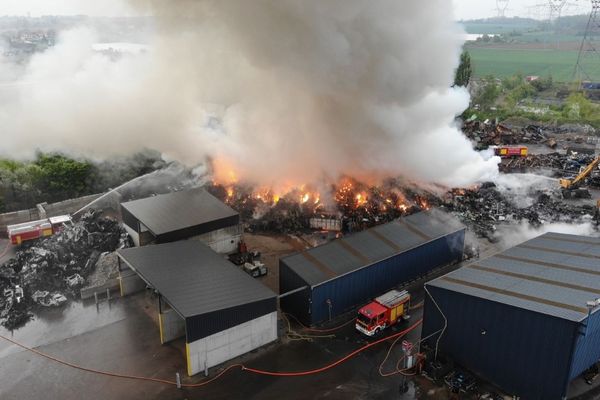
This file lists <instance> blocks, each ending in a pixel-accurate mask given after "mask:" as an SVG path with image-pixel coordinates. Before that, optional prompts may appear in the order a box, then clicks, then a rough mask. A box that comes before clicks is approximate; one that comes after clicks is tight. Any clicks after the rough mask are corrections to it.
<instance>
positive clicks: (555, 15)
mask: <svg viewBox="0 0 600 400" xmlns="http://www.w3.org/2000/svg"><path fill="white" fill-rule="evenodd" d="M566 4H567V0H548V9H549V11H550V15H549V18H548V19H549V20H550V21H553V20H557V19H560V15H561V13H562V10H563V8H565V5H566Z"/></svg>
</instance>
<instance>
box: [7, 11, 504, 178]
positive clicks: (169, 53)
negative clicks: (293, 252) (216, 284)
mask: <svg viewBox="0 0 600 400" xmlns="http://www.w3.org/2000/svg"><path fill="white" fill-rule="evenodd" d="M131 2H132V3H133V4H134V5H135V6H136V7H138V8H139V9H140V10H141V11H142V12H144V13H151V14H153V15H155V16H156V18H157V29H156V35H155V36H153V37H152V38H149V48H150V50H149V51H147V52H145V53H142V54H137V55H131V56H125V57H121V58H119V59H118V60H113V59H111V58H109V57H107V56H106V55H103V54H101V53H98V52H95V51H94V50H93V45H94V43H95V42H97V38H96V36H95V33H94V32H92V31H90V30H89V29H84V28H82V29H77V30H72V31H69V32H66V33H64V34H62V35H61V36H60V38H59V42H58V44H57V46H55V47H54V48H52V49H50V50H47V51H46V52H44V53H43V54H40V55H37V56H35V57H34V58H33V59H32V60H31V62H30V63H29V65H28V66H27V68H26V70H25V71H24V72H23V74H22V76H21V78H20V81H19V82H18V83H17V84H15V85H14V87H12V88H11V90H14V91H15V92H16V95H15V96H10V100H6V98H5V97H0V99H2V100H0V101H2V104H1V106H2V107H1V109H0V125H1V126H2V127H3V131H4V132H5V134H4V135H3V137H4V140H5V142H4V143H3V146H2V149H1V151H2V152H3V153H6V154H9V155H12V156H15V155H17V156H27V155H28V154H29V153H30V152H31V151H32V149H35V148H38V149H42V150H63V151H64V150H65V149H69V150H70V151H72V152H76V153H78V154H85V155H87V156H92V157H104V156H106V155H109V154H110V155H112V154H119V153H120V154H122V153H127V152H132V151H135V150H139V149H140V148H142V147H148V148H153V149H156V150H158V151H160V152H162V153H163V154H164V156H165V158H167V159H177V160H180V161H182V162H184V163H186V164H187V165H199V164H202V163H205V162H206V161H207V160H212V161H213V163H214V167H215V174H216V175H217V177H218V178H221V179H222V180H223V179H232V180H233V179H241V180H246V181H249V182H253V183H258V184H262V185H269V186H274V187H289V186H292V185H299V184H302V183H312V182H318V181H330V180H336V179H337V178H338V177H339V176H340V175H343V174H345V175H351V176H354V177H357V178H382V177H386V176H398V175H401V176H404V177H407V178H409V179H414V180H418V181H421V182H430V183H440V184H444V185H466V184H471V183H474V182H477V181H482V180H487V179H490V178H493V177H494V176H495V175H496V173H497V162H498V160H497V159H496V158H494V157H492V158H486V157H484V156H482V155H481V154H479V153H477V152H475V151H473V150H472V147H471V145H470V143H469V142H468V140H467V139H466V138H465V137H464V136H463V135H462V134H461V132H460V130H459V129H458V128H457V127H456V126H454V117H455V115H457V114H458V113H460V112H462V111H463V110H464V109H465V108H466V107H467V105H468V100H469V99H468V94H467V93H466V91H465V90H462V89H453V88H450V86H451V84H452V80H453V73H454V70H455V68H456V67H457V63H458V56H459V53H460V50H461V45H462V41H463V39H462V33H463V32H462V31H461V29H460V28H459V26H458V25H457V24H455V23H454V22H453V16H452V3H451V2H449V1H446V0H429V1H428V2H427V4H426V5H425V4H423V2H420V1H416V0H410V1H397V0H380V1H377V2H368V1H364V0H328V1H320V0H311V1H308V0H305V1H297V0H254V1H247V0H168V1H167V0H131ZM1 90H2V88H1V87H0V91H1Z"/></svg>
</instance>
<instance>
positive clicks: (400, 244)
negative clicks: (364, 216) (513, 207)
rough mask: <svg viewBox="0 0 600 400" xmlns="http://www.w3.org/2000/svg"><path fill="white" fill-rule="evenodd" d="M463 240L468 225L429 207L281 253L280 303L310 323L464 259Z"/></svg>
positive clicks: (328, 317)
mask: <svg viewBox="0 0 600 400" xmlns="http://www.w3.org/2000/svg"><path fill="white" fill-rule="evenodd" d="M464 239H465V228H464V226H462V225H461V224H460V223H458V222H457V221H456V220H455V219H454V218H452V217H450V216H448V215H446V214H442V213H441V212H439V211H429V212H421V213H417V214H413V215H411V216H409V217H406V218H402V219H399V220H396V221H393V222H390V223H388V224H384V225H380V226H377V227H375V228H372V229H369V230H366V231H363V232H360V233H357V234H354V235H352V236H348V237H345V238H343V239H338V240H334V241H332V242H330V243H327V244H325V245H322V246H318V247H315V248H313V249H310V250H306V251H302V252H300V253H296V254H293V255H291V256H288V257H285V258H282V259H281V260H280V261H279V289H280V293H281V294H282V297H281V308H282V310H283V311H286V312H289V313H291V314H293V315H295V316H296V317H297V318H299V319H300V320H301V321H302V322H304V323H305V324H308V325H312V324H317V323H320V322H322V321H326V320H328V319H331V318H333V317H335V316H337V315H340V314H342V313H344V312H346V311H348V310H349V309H351V308H353V307H356V306H357V305H359V304H361V303H364V302H365V301H368V300H371V299H373V298H375V297H377V296H379V295H381V294H382V293H383V292H385V291H387V290H389V289H391V288H394V287H396V286H398V285H400V284H402V283H405V282H408V281H410V280H413V279H416V278H418V277H421V276H425V275H427V274H428V273H430V272H431V271H432V270H434V269H436V268H439V267H442V266H445V265H448V264H452V263H455V262H457V261H459V260H461V259H462V257H463V249H464ZM285 293H289V294H288V295H285V296H283V294H285Z"/></svg>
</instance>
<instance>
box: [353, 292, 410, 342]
mask: <svg viewBox="0 0 600 400" xmlns="http://www.w3.org/2000/svg"><path fill="white" fill-rule="evenodd" d="M409 310H410V294H409V293H408V292H407V291H406V290H402V291H399V290H391V291H389V292H387V293H386V294H384V295H381V296H379V297H377V298H376V299H375V300H373V301H372V302H371V303H369V304H367V305H366V306H364V307H362V308H361V309H360V310H358V317H357V318H356V325H355V326H356V329H357V330H358V331H359V332H361V333H363V334H365V335H367V336H374V335H376V334H378V333H380V332H381V331H382V330H384V329H385V328H387V327H389V326H392V325H394V324H396V323H398V321H401V320H407V319H409V318H410V316H409V315H408V312H409Z"/></svg>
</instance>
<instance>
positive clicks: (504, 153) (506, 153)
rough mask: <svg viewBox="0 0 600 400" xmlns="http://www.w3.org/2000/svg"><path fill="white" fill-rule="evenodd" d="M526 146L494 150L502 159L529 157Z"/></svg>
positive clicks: (502, 147) (503, 147)
mask: <svg viewBox="0 0 600 400" xmlns="http://www.w3.org/2000/svg"><path fill="white" fill-rule="evenodd" d="M527 152H528V149H527V147H526V146H498V147H496V148H494V154H495V155H497V156H500V157H502V158H510V157H527Z"/></svg>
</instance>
